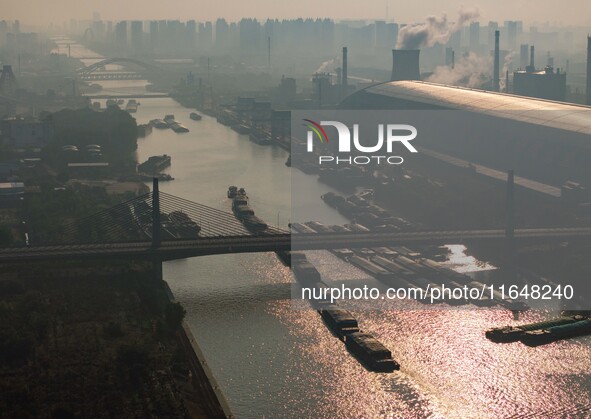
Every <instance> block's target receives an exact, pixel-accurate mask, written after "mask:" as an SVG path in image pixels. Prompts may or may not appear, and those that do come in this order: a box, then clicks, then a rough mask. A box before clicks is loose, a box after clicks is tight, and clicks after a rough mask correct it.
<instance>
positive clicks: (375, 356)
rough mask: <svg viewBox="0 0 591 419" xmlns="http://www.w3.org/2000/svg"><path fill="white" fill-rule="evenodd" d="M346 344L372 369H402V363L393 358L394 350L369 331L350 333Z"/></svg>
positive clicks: (378, 370) (386, 370)
mask: <svg viewBox="0 0 591 419" xmlns="http://www.w3.org/2000/svg"><path fill="white" fill-rule="evenodd" d="M345 346H346V347H347V349H348V350H349V352H351V353H352V354H353V355H355V357H356V358H357V359H358V360H359V361H360V362H361V363H362V364H363V365H364V366H365V367H366V368H367V369H369V370H371V371H375V372H392V371H396V370H399V369H400V364H398V362H396V361H394V360H393V359H392V352H390V350H389V349H388V348H386V347H385V346H384V345H382V344H381V343H380V342H379V341H378V340H377V339H376V338H374V337H373V336H372V335H370V334H368V333H363V332H354V333H350V334H348V335H347V336H346V337H345Z"/></svg>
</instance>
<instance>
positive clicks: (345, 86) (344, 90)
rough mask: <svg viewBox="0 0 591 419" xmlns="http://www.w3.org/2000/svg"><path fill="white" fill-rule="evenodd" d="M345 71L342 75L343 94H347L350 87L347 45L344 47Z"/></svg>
mask: <svg viewBox="0 0 591 419" xmlns="http://www.w3.org/2000/svg"><path fill="white" fill-rule="evenodd" d="M342 64H343V70H342V71H343V72H342V75H341V96H342V97H345V96H347V90H348V89H349V87H348V85H347V82H348V80H347V47H343V63H342Z"/></svg>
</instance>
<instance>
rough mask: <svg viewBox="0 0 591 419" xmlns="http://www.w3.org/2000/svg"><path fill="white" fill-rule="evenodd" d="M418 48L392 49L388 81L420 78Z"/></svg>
mask: <svg viewBox="0 0 591 419" xmlns="http://www.w3.org/2000/svg"><path fill="white" fill-rule="evenodd" d="M420 52H421V51H420V50H418V49H393V50H392V76H391V77H390V81H399V80H420V79H421V73H420V71H419V54H420Z"/></svg>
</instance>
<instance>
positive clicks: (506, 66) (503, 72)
mask: <svg viewBox="0 0 591 419" xmlns="http://www.w3.org/2000/svg"><path fill="white" fill-rule="evenodd" d="M514 56H515V51H511V52H510V53H509V54H507V55H506V56H505V62H504V63H503V68H502V70H501V75H500V76H501V77H500V78H501V80H500V81H499V87H500V89H501V92H506V91H507V86H506V85H505V84H506V74H507V70H508V69H509V67H510V66H511V64H512V63H513V57H514Z"/></svg>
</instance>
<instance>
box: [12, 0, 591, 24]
mask: <svg viewBox="0 0 591 419" xmlns="http://www.w3.org/2000/svg"><path fill="white" fill-rule="evenodd" d="M31 3H32V4H30V3H27V4H23V3H20V2H17V1H14V0H11V1H9V2H8V3H7V4H6V5H5V8H4V9H5V10H4V12H3V14H2V15H3V19H9V20H14V19H19V20H21V21H22V22H23V24H26V25H33V26H42V25H47V24H49V23H50V22H52V23H54V24H55V25H60V24H63V22H66V21H68V20H69V19H77V20H92V19H93V14H95V13H96V14H98V15H99V16H100V18H101V19H102V20H113V21H116V20H131V19H137V20H161V19H183V20H189V19H195V20H198V21H208V20H215V19H217V18H225V19H227V20H228V21H238V20H240V19H241V18H243V17H252V18H257V19H260V20H265V19H267V18H271V19H275V18H277V19H294V18H299V17H301V18H331V19H336V20H373V19H381V20H384V19H387V20H392V21H397V22H400V23H405V22H408V23H412V22H419V21H422V20H423V19H424V18H425V16H426V15H438V16H439V15H442V14H447V16H448V17H449V18H450V19H452V18H453V17H454V16H455V15H456V14H457V11H458V10H460V9H462V8H463V9H466V10H467V9H471V10H478V13H479V18H478V20H479V21H481V22H487V21H489V20H492V21H500V22H502V21H504V20H522V21H524V23H525V24H526V25H539V26H544V25H549V26H555V25H573V26H586V25H591V4H589V3H588V2H585V1H582V0H574V1H571V2H570V5H571V7H569V8H564V6H563V5H562V4H561V3H558V2H555V1H548V0H544V1H531V0H521V1H518V2H513V1H509V0H498V1H492V0H480V1H479V2H475V3H470V4H466V3H465V2H463V1H461V0H450V1H447V2H445V4H444V5H443V4H441V2H437V1H435V0H424V1H423V2H422V6H423V7H421V8H417V7H416V5H414V4H413V5H407V4H401V2H398V1H393V0H388V1H384V0H370V1H368V2H364V4H363V5H359V3H356V2H352V1H344V2H342V1H341V2H337V1H335V0H329V1H325V2H323V3H322V4H317V3H316V2H314V1H311V0H302V1H300V2H298V3H297V4H291V3H276V2H271V1H269V0H253V1H250V2H248V3H246V2H231V3H227V2H226V3H218V4H199V3H197V4H196V3H195V2H189V1H188V0H172V1H169V2H166V3H156V4H151V5H150V7H149V8H146V7H145V4H142V2H141V1H140V0H130V1H127V2H125V4H124V5H122V4H121V3H120V2H115V1H114V0H104V1H85V2H78V1H74V0H58V1H56V2H54V3H53V7H52V8H51V10H46V9H45V8H44V7H43V6H44V3H43V2H41V1H40V0H32V2H31ZM64 10H67V14H66V13H64V12H63V11H64ZM425 10H428V11H429V13H426V12H425ZM95 17H96V15H95Z"/></svg>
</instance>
